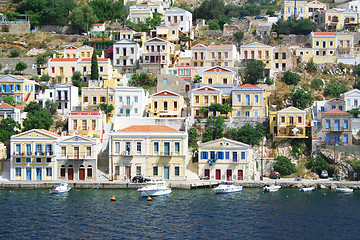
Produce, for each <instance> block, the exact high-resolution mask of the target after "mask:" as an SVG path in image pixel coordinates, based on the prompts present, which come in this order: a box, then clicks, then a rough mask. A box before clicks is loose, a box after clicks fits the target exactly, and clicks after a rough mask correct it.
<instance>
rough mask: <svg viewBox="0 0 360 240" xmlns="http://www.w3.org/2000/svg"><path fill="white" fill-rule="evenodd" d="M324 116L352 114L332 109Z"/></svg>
mask: <svg viewBox="0 0 360 240" xmlns="http://www.w3.org/2000/svg"><path fill="white" fill-rule="evenodd" d="M323 114H350V113H348V112H344V111H341V110H339V109H331V110H330V111H327V112H323Z"/></svg>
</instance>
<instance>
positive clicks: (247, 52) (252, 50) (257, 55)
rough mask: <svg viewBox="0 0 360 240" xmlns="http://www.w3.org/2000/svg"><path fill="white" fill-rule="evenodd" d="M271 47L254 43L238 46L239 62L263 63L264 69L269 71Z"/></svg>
mask: <svg viewBox="0 0 360 240" xmlns="http://www.w3.org/2000/svg"><path fill="white" fill-rule="evenodd" d="M272 55H273V47H271V46H268V45H265V44H262V43H258V42H254V43H251V44H247V45H242V46H240V59H241V60H261V61H262V62H263V63H265V69H271V64H272Z"/></svg>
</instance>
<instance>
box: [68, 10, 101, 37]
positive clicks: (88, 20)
mask: <svg viewBox="0 0 360 240" xmlns="http://www.w3.org/2000/svg"><path fill="white" fill-rule="evenodd" d="M68 21H69V22H70V23H71V24H72V25H73V26H74V27H75V28H77V29H78V30H79V31H80V32H86V31H87V27H88V26H92V25H93V24H94V23H97V22H98V21H99V19H98V18H97V17H96V15H95V13H94V10H93V8H92V7H91V6H87V5H83V6H79V7H77V8H75V9H74V10H73V11H72V12H71V13H70V15H69V17H68Z"/></svg>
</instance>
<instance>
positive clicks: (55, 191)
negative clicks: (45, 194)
mask: <svg viewBox="0 0 360 240" xmlns="http://www.w3.org/2000/svg"><path fill="white" fill-rule="evenodd" d="M70 189H71V187H68V188H67V189H61V190H56V189H50V193H66V192H69V191H70Z"/></svg>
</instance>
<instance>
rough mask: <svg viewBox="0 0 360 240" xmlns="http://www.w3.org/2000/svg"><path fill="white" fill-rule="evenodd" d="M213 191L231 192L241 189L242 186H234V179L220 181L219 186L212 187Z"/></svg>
mask: <svg viewBox="0 0 360 240" xmlns="http://www.w3.org/2000/svg"><path fill="white" fill-rule="evenodd" d="M214 191H215V193H232V192H240V191H242V186H236V185H235V181H227V182H222V183H220V185H219V186H217V187H216V188H214Z"/></svg>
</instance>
